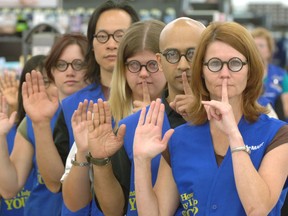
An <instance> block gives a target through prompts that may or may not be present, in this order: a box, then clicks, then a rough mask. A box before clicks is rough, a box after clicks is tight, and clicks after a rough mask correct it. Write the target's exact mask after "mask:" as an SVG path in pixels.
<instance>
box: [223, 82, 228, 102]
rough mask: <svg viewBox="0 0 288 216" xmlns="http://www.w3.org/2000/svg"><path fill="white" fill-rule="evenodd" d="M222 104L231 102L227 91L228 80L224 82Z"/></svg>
mask: <svg viewBox="0 0 288 216" xmlns="http://www.w3.org/2000/svg"><path fill="white" fill-rule="evenodd" d="M222 102H227V103H228V102H229V98H228V89H227V79H223V82H222Z"/></svg>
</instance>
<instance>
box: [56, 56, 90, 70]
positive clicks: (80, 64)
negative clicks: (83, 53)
mask: <svg viewBox="0 0 288 216" xmlns="http://www.w3.org/2000/svg"><path fill="white" fill-rule="evenodd" d="M69 65H71V67H72V68H73V70H75V71H80V70H82V69H83V68H85V65H86V64H85V63H84V61H82V60H80V59H74V60H73V61H72V62H66V61H64V60H58V61H57V63H56V66H55V67H56V68H57V70H59V71H61V72H64V71H66V70H67V68H68V66H69Z"/></svg>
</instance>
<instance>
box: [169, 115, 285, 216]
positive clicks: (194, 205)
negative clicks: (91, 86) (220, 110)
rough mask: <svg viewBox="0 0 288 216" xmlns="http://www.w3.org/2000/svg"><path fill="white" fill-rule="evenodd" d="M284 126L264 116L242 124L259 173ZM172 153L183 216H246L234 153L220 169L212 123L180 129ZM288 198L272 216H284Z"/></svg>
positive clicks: (171, 149)
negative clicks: (266, 152) (238, 186)
mask: <svg viewBox="0 0 288 216" xmlns="http://www.w3.org/2000/svg"><path fill="white" fill-rule="evenodd" d="M284 124H285V122H282V121H280V120H277V119H273V118H269V117H268V116H266V115H261V116H260V117H259V120H258V121H257V122H255V123H248V122H247V121H245V120H244V118H242V119H241V120H240V122H239V124H238V128H239V130H240V132H241V134H242V137H243V140H244V143H245V144H246V145H247V146H249V148H250V149H251V151H252V152H251V155H250V157H251V160H252V163H253V165H254V167H255V168H256V170H258V169H259V166H260V164H261V161H262V159H263V157H264V155H265V151H266V149H267V147H268V145H269V144H270V142H271V141H272V139H273V138H274V136H275V134H276V133H277V132H278V130H279V128H280V127H282V126H283V125H284ZM267 131H268V133H267ZM169 152H170V162H171V168H172V173H173V177H174V180H175V183H176V185H177V188H178V191H179V194H180V201H181V204H182V211H183V215H189V216H192V215H197V216H201V215H205V216H207V215H213V216H217V215H219V216H223V215H233V216H243V215H246V214H245V211H244V208H243V206H242V204H241V201H240V199H239V196H238V193H237V189H236V185H235V180H234V174H233V165H232V156H231V153H230V149H228V151H227V154H226V156H225V158H224V160H223V161H222V163H221V164H220V166H218V164H217V162H216V158H215V153H214V148H213V143H212V136H211V133H210V127H209V123H208V122H207V123H205V124H203V125H198V126H192V125H189V124H188V123H187V124H184V125H182V126H179V127H178V128H176V129H175V132H174V134H173V135H172V137H171V139H170V142H169ZM285 187H287V182H286V185H285ZM285 196H286V192H283V193H282V194H281V196H280V199H279V201H278V203H277V204H276V206H275V208H274V209H273V210H272V211H271V212H270V214H269V216H272V215H273V216H274V215H275V216H276V215H277V216H279V215H280V212H281V211H280V209H281V207H282V205H283V201H284V199H285Z"/></svg>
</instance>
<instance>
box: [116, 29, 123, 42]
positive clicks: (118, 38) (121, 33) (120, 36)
mask: <svg viewBox="0 0 288 216" xmlns="http://www.w3.org/2000/svg"><path fill="white" fill-rule="evenodd" d="M123 36H124V32H123V31H122V30H118V31H116V32H115V33H114V37H115V38H116V39H117V40H120V39H122V37H123Z"/></svg>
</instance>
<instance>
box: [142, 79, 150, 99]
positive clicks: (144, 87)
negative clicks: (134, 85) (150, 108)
mask: <svg viewBox="0 0 288 216" xmlns="http://www.w3.org/2000/svg"><path fill="white" fill-rule="evenodd" d="M142 90H143V101H144V102H148V103H150V94H149V89H148V84H147V82H146V81H145V80H144V81H143V82H142Z"/></svg>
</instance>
